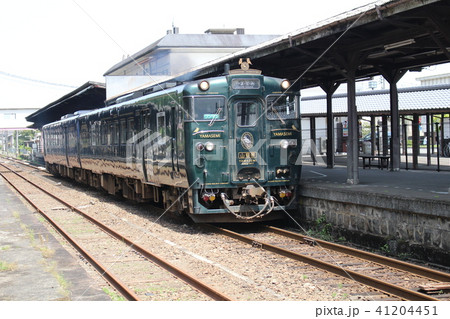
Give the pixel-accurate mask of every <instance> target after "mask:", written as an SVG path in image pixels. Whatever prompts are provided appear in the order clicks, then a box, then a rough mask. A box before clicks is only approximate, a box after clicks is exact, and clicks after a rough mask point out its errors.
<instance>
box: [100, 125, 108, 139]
mask: <svg viewBox="0 0 450 319" xmlns="http://www.w3.org/2000/svg"><path fill="white" fill-rule="evenodd" d="M100 127H101V129H100V134H101V139H102V145H106V144H107V143H108V124H107V123H106V122H101V126H100Z"/></svg>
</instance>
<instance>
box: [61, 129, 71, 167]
mask: <svg viewBox="0 0 450 319" xmlns="http://www.w3.org/2000/svg"><path fill="white" fill-rule="evenodd" d="M63 132H64V141H63V143H64V148H63V149H64V158H65V161H66V163H65V166H67V167H70V166H69V128H68V126H67V124H63Z"/></svg>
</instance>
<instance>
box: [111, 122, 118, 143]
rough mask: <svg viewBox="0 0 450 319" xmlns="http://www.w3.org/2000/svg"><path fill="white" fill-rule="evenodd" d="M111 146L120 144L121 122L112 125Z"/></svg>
mask: <svg viewBox="0 0 450 319" xmlns="http://www.w3.org/2000/svg"><path fill="white" fill-rule="evenodd" d="M111 144H112V145H117V144H119V122H117V121H115V122H114V123H111Z"/></svg>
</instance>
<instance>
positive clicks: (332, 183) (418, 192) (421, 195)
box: [301, 164, 450, 202]
mask: <svg viewBox="0 0 450 319" xmlns="http://www.w3.org/2000/svg"><path fill="white" fill-rule="evenodd" d="M346 181H347V168H346V167H343V166H336V167H334V168H332V169H328V168H326V167H325V166H319V165H316V166H314V165H309V164H307V165H303V168H302V178H301V183H302V185H305V186H306V185H308V186H311V185H321V186H322V187H324V186H327V185H328V186H329V187H330V188H334V189H347V190H352V191H358V192H367V193H368V194H370V193H372V194H374V193H379V194H385V195H391V196H398V197H405V198H409V199H411V200H414V199H426V200H432V201H443V202H450V194H449V191H450V173H449V172H436V171H423V170H422V171H419V170H408V171H406V170H401V171H397V172H392V171H389V170H386V169H384V170H380V169H377V168H373V167H372V168H371V169H360V170H359V184H357V185H349V184H347V183H346Z"/></svg>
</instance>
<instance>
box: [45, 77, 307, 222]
mask: <svg viewBox="0 0 450 319" xmlns="http://www.w3.org/2000/svg"><path fill="white" fill-rule="evenodd" d="M258 73H259V72H255V70H232V71H230V73H229V74H227V75H224V76H220V77H214V78H209V79H205V80H201V81H195V82H189V83H163V84H161V85H158V86H155V87H151V88H148V89H146V90H142V91H138V92H134V93H132V94H129V95H126V96H123V97H121V98H118V99H116V100H114V101H108V102H107V106H106V107H104V108H99V109H97V110H93V111H87V112H80V113H79V114H74V115H72V116H68V117H67V118H64V119H61V120H60V121H57V122H53V123H50V124H47V125H45V126H44V127H43V138H44V158H45V162H46V166H47V169H48V170H49V171H50V172H52V173H54V174H57V175H62V176H67V177H70V178H73V179H75V180H77V181H79V182H82V183H85V184H88V185H91V186H93V187H97V188H103V189H105V190H107V191H108V192H109V193H111V194H121V195H123V196H124V197H126V198H130V199H133V200H138V201H146V200H152V201H154V202H159V203H162V205H164V207H165V209H166V210H168V211H174V212H186V213H187V214H188V215H189V216H190V217H191V218H192V219H193V220H194V221H195V222H250V221H259V220H269V219H277V218H281V217H283V215H284V214H285V212H284V211H287V210H289V209H293V208H295V207H296V198H297V196H296V194H297V188H298V183H299V180H300V174H301V165H300V164H299V157H300V154H299V152H300V146H301V127H300V114H299V100H300V99H299V94H298V92H294V91H290V90H289V82H288V81H286V80H282V79H277V78H272V77H267V76H263V75H260V74H258Z"/></svg>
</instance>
